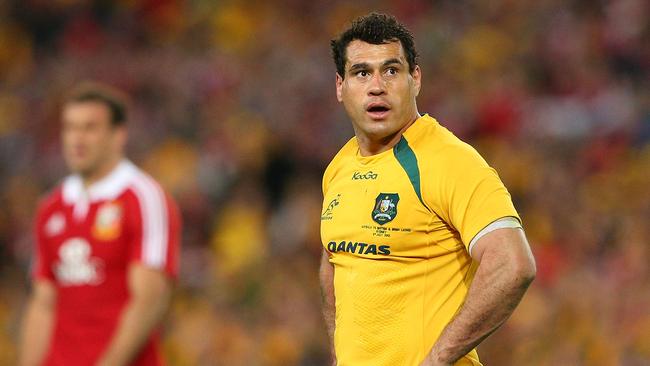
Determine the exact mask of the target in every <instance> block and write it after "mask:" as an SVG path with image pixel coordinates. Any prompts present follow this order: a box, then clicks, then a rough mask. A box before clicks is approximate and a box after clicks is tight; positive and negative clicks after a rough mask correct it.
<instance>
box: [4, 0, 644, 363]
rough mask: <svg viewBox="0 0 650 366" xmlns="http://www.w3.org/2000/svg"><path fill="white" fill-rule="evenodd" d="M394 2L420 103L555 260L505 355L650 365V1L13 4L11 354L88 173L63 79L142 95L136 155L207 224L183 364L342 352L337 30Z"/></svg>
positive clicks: (134, 123) (187, 285) (500, 354)
mask: <svg viewBox="0 0 650 366" xmlns="http://www.w3.org/2000/svg"><path fill="white" fill-rule="evenodd" d="M371 10H379V11H385V12H390V13H392V14H394V15H396V16H397V17H398V18H399V19H400V20H401V21H402V22H404V23H405V24H406V25H407V26H408V27H409V28H410V29H411V30H412V31H413V32H414V34H415V38H416V47H417V49H418V51H419V52H420V60H419V61H420V65H421V67H422V70H423V87H422V89H423V90H422V93H421V96H420V98H419V100H418V104H419V109H420V112H427V113H429V114H431V115H432V116H434V117H436V118H437V119H438V120H439V121H440V122H441V123H442V124H443V125H445V126H447V127H448V128H449V129H451V130H452V131H454V132H455V133H456V134H457V135H458V136H459V137H461V138H463V139H464V140H466V141H468V142H470V143H472V144H473V145H474V146H475V147H476V148H477V149H478V150H479V152H480V153H481V154H482V155H483V156H484V157H485V158H486V159H487V160H488V162H489V163H490V164H491V165H493V166H494V167H495V168H496V169H497V170H498V171H499V173H500V175H501V177H502V179H503V181H504V182H505V184H506V186H507V187H508V188H509V190H510V192H511V193H512V196H513V198H514V201H515V205H516V207H517V208H518V210H519V212H520V214H521V217H522V218H523V220H524V226H525V228H526V232H527V234H528V238H529V240H530V242H531V245H532V248H533V251H534V253H535V255H536V258H537V263H538V276H537V280H536V281H535V282H534V284H533V286H532V287H531V288H530V290H529V292H528V293H527V295H526V297H525V299H524V301H523V303H522V304H521V305H520V307H519V308H518V309H517V310H516V312H515V314H514V315H513V316H512V318H511V319H510V320H509V321H508V322H507V324H506V325H505V326H504V327H503V328H502V329H500V330H499V331H498V332H497V333H495V334H494V335H493V336H492V337H491V338H490V339H489V340H488V341H486V342H485V343H484V344H483V345H481V347H480V348H479V353H480V354H481V357H482V359H483V361H484V362H485V364H486V365H649V364H650V265H649V263H650V222H649V221H650V88H649V85H650V46H649V45H650V24H649V18H650V15H649V14H650V3H648V2H647V1H644V0H618V1H616V0H611V1H605V0H598V1H596V0H590V1H586V0H585V1H576V0H574V1H570V0H494V1H452V0H446V1H424V0H422V1H398V0H395V1H370V0H358V1H354V2H347V1H326V0H312V1H301V0H272V1H266V2H260V1H244V0H242V1H237V0H232V1H211V0H187V1H181V0H116V1H108V0H98V1H80V0H22V1H21V0H3V1H0V328H1V329H2V332H0V364H1V365H10V364H13V362H15V355H16V349H15V345H16V338H17V331H18V322H19V319H20V316H21V314H22V307H23V305H24V303H25V299H26V295H27V293H28V289H29V286H28V277H27V272H28V267H29V261H30V257H31V246H32V240H31V225H32V222H31V220H32V216H33V214H34V210H35V205H36V202H37V200H38V199H39V197H41V196H42V195H43V194H45V193H46V192H47V191H48V190H50V189H52V188H53V187H54V186H55V185H56V184H57V183H58V182H59V181H60V180H61V179H62V177H64V175H65V174H66V169H65V166H64V164H63V160H62V158H61V154H60V146H59V121H58V113H59V110H58V108H59V103H60V102H61V99H60V98H61V97H60V96H61V95H62V94H63V93H65V92H66V91H67V90H69V88H70V87H71V86H72V85H74V84H75V83H76V82H79V81H82V80H86V79H96V80H99V81H103V82H106V83H109V84H111V85H113V86H116V87H118V88H121V89H123V90H124V91H125V92H127V93H129V94H130V95H131V96H132V97H133V100H134V105H133V109H132V111H131V120H130V122H129V123H130V124H129V129H130V146H129V156H130V157H131V158H132V160H134V161H135V162H136V163H137V164H139V165H140V166H141V167H143V168H144V169H145V170H147V171H148V172H150V173H151V174H152V175H153V176H154V177H156V178H157V179H158V180H159V181H160V182H161V183H162V184H163V185H164V186H165V187H166V188H167V189H168V190H169V191H170V192H172V193H173V195H174V196H175V197H176V200H177V201H178V203H179V205H180V207H181V210H182V214H183V219H184V222H185V231H184V234H183V252H182V260H181V275H180V280H179V284H178V290H177V294H176V297H175V301H174V303H173V307H172V310H171V312H170V315H169V318H168V321H167V322H166V323H165V329H164V347H165V353H166V355H167V359H168V361H169V364H170V365H181V366H183V365H228V366H232V365H234V366H237V365H247V366H248V365H253V366H255V365H278V366H280V365H284V366H291V365H325V364H326V360H327V349H326V347H327V340H326V335H325V329H324V325H323V322H322V320H321V317H320V294H319V289H318V277H317V267H318V263H319V256H320V250H321V249H320V239H319V219H318V218H319V215H320V210H321V199H322V198H321V192H320V190H321V188H320V178H321V174H322V171H323V170H324V168H325V166H326V165H327V163H328V162H329V160H330V159H331V158H332V157H333V156H334V154H335V153H336V152H337V150H338V148H339V147H340V146H342V145H343V144H344V143H345V142H346V141H347V139H348V138H349V137H351V136H352V134H353V132H352V129H351V128H350V126H349V121H348V119H347V117H346V116H345V114H344V110H343V108H342V106H340V105H339V104H338V103H337V102H336V98H335V93H334V76H335V68H334V65H333V62H332V61H331V57H330V53H329V52H330V51H329V40H330V39H331V38H334V37H335V36H336V35H337V34H338V33H339V32H340V31H341V30H343V29H344V28H345V27H346V26H347V25H348V24H349V22H350V20H351V19H353V18H354V17H356V16H359V15H362V14H365V13H367V12H369V11H371Z"/></svg>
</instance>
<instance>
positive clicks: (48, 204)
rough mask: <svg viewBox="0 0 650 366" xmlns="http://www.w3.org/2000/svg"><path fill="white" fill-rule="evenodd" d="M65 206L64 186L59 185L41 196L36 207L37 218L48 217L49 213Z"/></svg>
mask: <svg viewBox="0 0 650 366" xmlns="http://www.w3.org/2000/svg"><path fill="white" fill-rule="evenodd" d="M62 205H63V184H59V185H57V186H56V187H54V188H52V189H51V190H49V191H48V192H46V193H45V194H44V195H43V196H41V197H40V198H39V200H38V203H37V206H36V215H37V217H42V216H44V215H47V214H48V213H49V212H51V211H53V210H56V209H58V208H60V207H61V206H62Z"/></svg>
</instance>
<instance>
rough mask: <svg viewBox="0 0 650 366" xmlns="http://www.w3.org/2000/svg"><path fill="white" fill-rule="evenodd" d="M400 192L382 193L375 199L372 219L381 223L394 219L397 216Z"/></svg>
mask: <svg viewBox="0 0 650 366" xmlns="http://www.w3.org/2000/svg"><path fill="white" fill-rule="evenodd" d="M398 202H399V194H397V193H380V194H379V195H378V196H377V198H376V199H375V208H374V209H373V210H372V219H373V220H374V221H375V222H376V223H378V224H379V225H384V224H386V223H388V222H391V221H393V219H395V217H396V216H397V203H398Z"/></svg>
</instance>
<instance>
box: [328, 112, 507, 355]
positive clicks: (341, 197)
mask: <svg viewBox="0 0 650 366" xmlns="http://www.w3.org/2000/svg"><path fill="white" fill-rule="evenodd" d="M323 194H324V201H323V212H322V215H321V238H322V242H323V246H324V247H325V250H326V251H327V252H328V254H329V256H330V262H331V263H332V264H333V266H334V292H335V296H336V331H335V335H334V346H335V351H336V355H337V359H338V366H411V365H412V366H418V365H419V364H420V362H421V361H422V360H423V359H424V357H425V356H426V355H427V354H428V352H429V351H430V350H431V347H432V346H433V344H434V343H435V341H436V340H437V339H438V337H439V335H440V333H441V332H442V330H443V329H444V327H445V326H446V325H447V324H448V323H449V322H450V320H451V319H452V317H453V316H454V314H455V313H456V311H457V310H458V309H459V308H460V306H461V305H462V303H463V301H464V299H465V296H466V294H467V290H468V289H469V286H470V283H471V282H472V279H473V278H474V273H475V271H476V268H477V264H476V262H473V261H472V258H471V257H470V256H469V253H468V244H469V243H470V241H471V240H472V238H473V237H474V236H475V235H476V234H477V233H478V232H479V231H481V229H483V228H484V227H486V226H487V225H489V224H490V223H492V222H493V221H495V220H497V219H500V218H503V217H510V216H511V217H515V218H517V219H518V220H519V216H518V215H517V212H516V211H515V208H514V206H513V204H512V200H511V197H510V194H509V193H508V191H507V190H506V188H505V187H504V185H503V183H502V182H501V180H500V179H499V177H498V175H497V173H496V172H495V171H494V169H492V168H490V167H489V166H488V164H487V163H486V162H485V160H483V158H481V156H480V155H479V154H478V153H477V152H476V151H475V150H474V149H473V148H472V147H471V146H469V145H468V144H466V143H464V142H462V141H460V140H459V139H458V138H457V137H456V136H454V135H453V134H452V133H451V132H449V131H448V130H447V129H446V128H444V127H442V126H441V125H439V124H438V122H437V121H436V120H435V119H433V118H431V117H429V116H428V115H424V116H422V117H420V118H418V119H417V120H416V121H415V122H414V123H413V125H411V126H410V127H409V128H408V129H407V130H406V131H405V132H404V134H403V136H402V139H401V140H400V141H399V143H397V145H395V147H394V148H393V149H390V150H388V151H385V152H382V153H380V154H377V155H373V156H369V157H363V156H361V155H360V154H359V147H358V143H357V140H356V138H352V139H351V140H350V141H349V142H348V143H347V144H346V145H345V146H344V147H343V148H342V149H341V150H340V151H339V153H338V154H337V155H336V156H335V157H334V159H333V160H332V162H331V163H330V165H329V166H328V167H327V169H326V171H325V174H324V177H323ZM456 365H481V364H480V362H479V360H478V355H477V353H476V350H473V351H472V352H470V353H469V354H468V355H467V356H466V357H464V358H463V359H461V360H460V361H459V362H458V363H457V364H456Z"/></svg>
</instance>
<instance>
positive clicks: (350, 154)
mask: <svg viewBox="0 0 650 366" xmlns="http://www.w3.org/2000/svg"><path fill="white" fill-rule="evenodd" d="M357 149H358V144H357V139H356V137H352V138H351V139H350V140H348V142H347V143H346V144H345V145H343V147H342V148H341V149H340V150H339V151H338V153H336V155H335V156H334V158H332V161H330V163H329V164H328V165H327V168H326V169H325V173H323V191H325V190H326V187H327V184H328V183H329V182H331V181H332V179H334V178H335V177H336V175H337V173H338V172H339V171H340V170H341V169H342V168H343V167H344V166H346V164H347V163H348V162H350V160H351V159H354V156H355V154H356V153H357Z"/></svg>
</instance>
